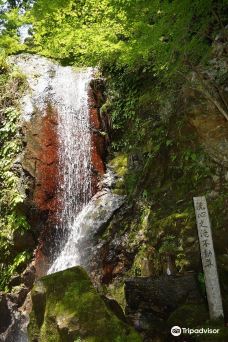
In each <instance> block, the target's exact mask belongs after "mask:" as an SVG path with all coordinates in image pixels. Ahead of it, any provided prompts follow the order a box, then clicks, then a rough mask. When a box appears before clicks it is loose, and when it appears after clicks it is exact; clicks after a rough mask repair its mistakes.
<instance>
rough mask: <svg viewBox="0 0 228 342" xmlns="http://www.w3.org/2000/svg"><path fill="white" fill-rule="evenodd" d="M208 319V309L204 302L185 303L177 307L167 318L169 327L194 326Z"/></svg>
mask: <svg viewBox="0 0 228 342" xmlns="http://www.w3.org/2000/svg"><path fill="white" fill-rule="evenodd" d="M208 319H209V315H208V309H207V307H206V305H204V304H185V305H182V306H180V307H179V308H177V309H176V310H175V311H174V312H173V313H172V314H171V315H170V316H169V319H168V325H169V326H170V327H172V326H175V325H178V326H181V327H186V328H196V327H198V326H199V325H200V324H203V323H205V322H206V321H207V320H208Z"/></svg>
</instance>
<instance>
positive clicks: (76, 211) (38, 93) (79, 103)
mask: <svg viewBox="0 0 228 342" xmlns="http://www.w3.org/2000/svg"><path fill="white" fill-rule="evenodd" d="M13 58H14V59H13V61H14V63H16V64H17V65H18V66H19V68H20V69H21V70H22V72H23V73H25V74H26V76H27V80H28V83H29V92H28V93H27V94H26V95H25V96H24V98H23V99H22V106H23V119H24V120H25V121H29V120H30V119H31V117H32V115H33V114H34V113H37V110H38V111H39V112H40V113H41V115H45V110H46V108H47V105H51V106H52V107H53V109H54V110H55V111H56V112H57V114H58V125H57V134H58V141H59V151H58V153H59V188H58V190H57V191H58V193H59V197H60V201H61V205H60V209H59V210H58V213H57V214H58V225H57V227H56V231H57V236H56V239H57V240H60V239H61V240H62V241H61V242H60V244H59V241H58V244H57V246H58V248H59V246H60V249H61V250H62V251H61V252H59V255H57V257H56V259H55V260H54V262H53V264H52V265H51V267H50V268H49V270H48V274H50V273H54V272H57V271H60V270H62V269H66V268H68V267H71V266H75V265H77V264H78V263H79V255H78V253H79V252H78V247H77V242H78V240H79V239H80V234H81V230H80V229H79V227H80V212H81V210H82V209H83V207H85V206H86V204H87V203H88V201H89V200H90V198H91V196H92V190H91V130H90V117H89V106H88V86H89V82H90V80H91V77H92V69H91V68H87V69H85V70H83V71H75V70H74V69H73V68H71V67H63V66H60V65H58V64H56V63H54V62H52V61H51V60H49V59H47V58H44V57H40V56H35V55H20V56H17V57H13ZM77 215H79V216H78V217H77ZM58 232H59V234H58ZM54 249H55V248H54ZM55 252H56V251H55Z"/></svg>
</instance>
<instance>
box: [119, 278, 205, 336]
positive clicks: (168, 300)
mask: <svg viewBox="0 0 228 342" xmlns="http://www.w3.org/2000/svg"><path fill="white" fill-rule="evenodd" d="M125 295H126V303H127V307H126V315H127V317H128V319H129V320H130V321H131V322H132V323H133V325H134V326H135V328H136V329H137V330H139V331H143V332H144V333H145V334H147V333H148V332H149V335H150V334H151V332H152V334H153V335H154V336H155V335H156V333H158V335H159V336H160V337H161V336H162V335H163V334H164V335H166V334H167V328H168V330H169V323H170V324H171V323H172V324H171V326H172V325H177V324H180V325H182V324H183V320H188V319H190V320H193V326H197V325H198V324H200V322H201V321H202V322H204V321H206V320H207V319H208V310H207V307H206V305H205V304H204V301H203V298H202V296H201V293H200V291H199V288H198V284H197V278H196V275H195V274H194V273H189V274H185V275H178V276H174V275H173V276H167V275H164V276H161V277H159V278H152V277H148V278H146V277H145V278H143V277H142V278H131V279H127V280H126V281H125ZM182 307H183V308H184V309H183V312H185V314H184V315H183V316H182V317H181V315H178V312H177V313H176V310H177V308H178V310H180V308H182ZM196 312H198V314H199V316H198V315H196ZM186 313H187V314H186ZM188 313H189V315H190V317H189V315H188ZM175 317H176V319H178V320H177V321H176V322H175V324H174V321H175V319H174V318H175ZM168 319H170V322H169V320H168ZM167 320H168V322H167ZM185 323H186V322H185ZM186 326H188V327H189V322H187V324H186Z"/></svg>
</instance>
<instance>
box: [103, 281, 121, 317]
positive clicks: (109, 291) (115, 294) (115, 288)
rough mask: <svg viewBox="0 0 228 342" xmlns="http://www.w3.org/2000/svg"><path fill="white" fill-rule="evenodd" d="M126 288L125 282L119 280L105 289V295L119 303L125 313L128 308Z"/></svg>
mask: <svg viewBox="0 0 228 342" xmlns="http://www.w3.org/2000/svg"><path fill="white" fill-rule="evenodd" d="M124 286H125V285H124V281H118V280H117V281H115V282H114V283H113V284H110V285H109V286H108V287H107V288H106V289H105V294H106V295H108V297H111V298H113V299H115V300H116V301H117V303H118V304H119V305H120V306H121V308H122V310H123V311H124V310H125V307H126V298H125V292H124Z"/></svg>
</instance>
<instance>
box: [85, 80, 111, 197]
mask: <svg viewBox="0 0 228 342" xmlns="http://www.w3.org/2000/svg"><path fill="white" fill-rule="evenodd" d="M88 95H89V112H90V125H91V131H92V155H91V160H92V172H93V175H92V188H93V194H95V193H96V192H97V190H98V187H97V184H98V181H99V180H100V178H101V176H102V175H103V174H104V173H105V164H104V159H105V153H106V145H107V143H106V139H105V137H104V136H103V135H102V132H103V131H104V129H105V127H103V126H104V125H103V122H102V120H101V117H100V106H101V102H102V92H101V90H99V88H98V89H96V86H95V84H94V82H92V83H91V84H90V87H89V93H88Z"/></svg>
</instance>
